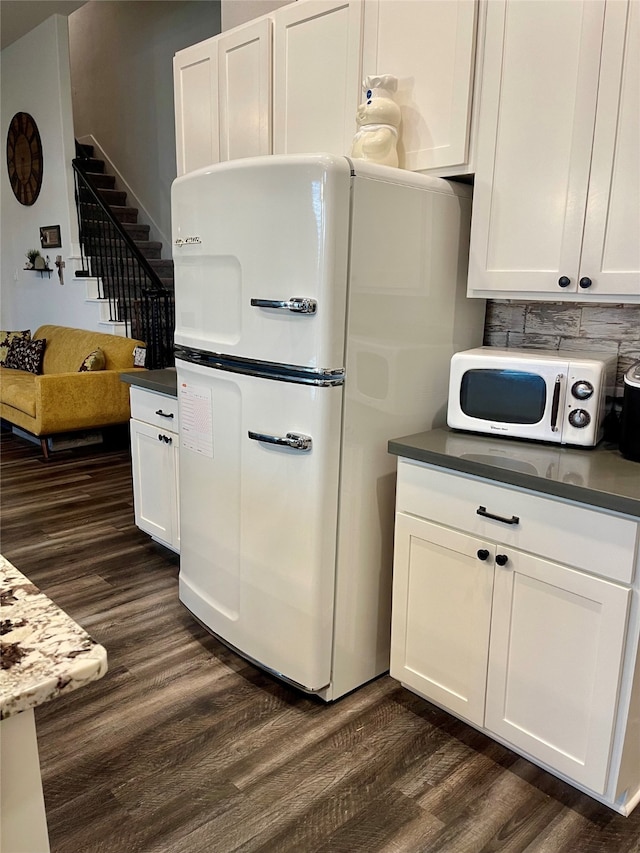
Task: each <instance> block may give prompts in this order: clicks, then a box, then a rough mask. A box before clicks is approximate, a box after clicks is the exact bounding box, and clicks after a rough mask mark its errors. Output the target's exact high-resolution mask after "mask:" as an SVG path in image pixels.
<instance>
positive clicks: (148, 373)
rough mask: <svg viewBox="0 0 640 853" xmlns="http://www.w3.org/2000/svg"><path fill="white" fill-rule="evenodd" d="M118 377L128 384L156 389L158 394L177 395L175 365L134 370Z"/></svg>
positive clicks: (151, 389)
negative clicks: (159, 368) (161, 368)
mask: <svg viewBox="0 0 640 853" xmlns="http://www.w3.org/2000/svg"><path fill="white" fill-rule="evenodd" d="M120 379H121V380H122V381H123V382H128V383H129V384H130V385H136V386H138V387H140V388H146V389H147V390H148V391H157V392H158V393H159V394H169V395H170V396H172V397H177V396H178V383H177V379H176V370H175V367H165V368H164V369H163V370H136V371H135V372H134V373H122V374H121V375H120Z"/></svg>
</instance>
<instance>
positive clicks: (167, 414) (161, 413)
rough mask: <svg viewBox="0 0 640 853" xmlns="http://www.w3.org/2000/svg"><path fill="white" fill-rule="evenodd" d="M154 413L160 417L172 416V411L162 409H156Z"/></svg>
mask: <svg viewBox="0 0 640 853" xmlns="http://www.w3.org/2000/svg"><path fill="white" fill-rule="evenodd" d="M156 415H160V417H161V418H172V417H173V412H163V411H162V409H158V411H157V412H156Z"/></svg>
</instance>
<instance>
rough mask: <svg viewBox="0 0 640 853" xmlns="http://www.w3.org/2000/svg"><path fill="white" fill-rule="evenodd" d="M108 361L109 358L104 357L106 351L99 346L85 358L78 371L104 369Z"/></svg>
mask: <svg viewBox="0 0 640 853" xmlns="http://www.w3.org/2000/svg"><path fill="white" fill-rule="evenodd" d="M106 363H107V360H106V358H105V357H104V353H103V352H102V350H101V349H100V347H98V348H97V349H94V351H93V352H90V353H89V355H88V356H87V357H86V358H85V359H84V360H83V362H82V364H81V365H80V367H79V368H78V373H84V372H85V371H87V370H104V366H105V364H106Z"/></svg>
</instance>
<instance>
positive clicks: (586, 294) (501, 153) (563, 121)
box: [469, 0, 640, 301]
mask: <svg viewBox="0 0 640 853" xmlns="http://www.w3.org/2000/svg"><path fill="white" fill-rule="evenodd" d="M603 34H604V41H603ZM638 44H640V34H639V33H638V2H637V0H631V2H629V0H610V1H609V2H606V3H605V2H604V0H555V2H553V3H541V2H537V0H492V2H491V3H489V5H488V11H487V24H486V42H485V54H484V68H483V81H482V101H481V106H480V119H479V129H478V140H477V142H478V149H477V168H476V177H475V190H474V212H473V221H472V232H471V255H470V264H469V295H472V296H492V295H493V296H495V295H498V294H499V295H500V296H503V297H508V296H510V295H511V296H514V297H520V298H522V297H523V296H524V295H526V297H527V298H532V299H536V298H537V299H549V298H553V299H569V300H571V299H582V300H584V299H585V298H588V299H594V300H595V299H599V300H602V301H607V299H609V300H610V301H611V300H612V299H615V298H617V297H619V296H620V295H624V296H625V297H628V301H639V300H640V272H639V270H640V250H639V249H638V239H637V234H638V231H639V225H640V221H639V214H638V183H639V181H638V175H639V162H640V149H639V147H638V85H639V83H638V81H639V79H640V78H639V75H638V58H637V53H638ZM601 58H602V66H601ZM594 134H595V135H594ZM592 149H593V154H592ZM601 273H602V274H601Z"/></svg>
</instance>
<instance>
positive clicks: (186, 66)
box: [173, 36, 220, 176]
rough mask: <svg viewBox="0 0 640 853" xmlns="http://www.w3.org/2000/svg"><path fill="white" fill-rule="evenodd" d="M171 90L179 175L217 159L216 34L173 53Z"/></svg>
mask: <svg viewBox="0 0 640 853" xmlns="http://www.w3.org/2000/svg"><path fill="white" fill-rule="evenodd" d="M173 90H174V92H173V93H174V106H175V116H176V161H177V164H176V165H177V174H178V176H180V175H184V174H185V173H186V172H192V171H193V170H194V169H199V168H201V167H202V166H208V165H209V164H210V163H217V162H218V160H219V159H220V146H219V141H218V139H219V130H218V37H217V36H216V37H215V38H211V39H207V40H206V41H203V42H200V43H199V44H195V45H193V46H192V47H188V48H185V50H181V51H180V52H179V53H176V55H175V57H174V59H173Z"/></svg>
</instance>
